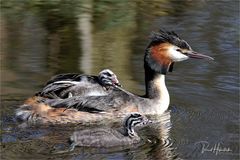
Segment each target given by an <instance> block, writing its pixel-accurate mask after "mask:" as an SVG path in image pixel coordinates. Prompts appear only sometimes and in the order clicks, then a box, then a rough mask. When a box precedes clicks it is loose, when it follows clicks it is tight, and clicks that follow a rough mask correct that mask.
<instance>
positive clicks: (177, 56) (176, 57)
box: [169, 49, 189, 62]
mask: <svg viewBox="0 0 240 160" xmlns="http://www.w3.org/2000/svg"><path fill="white" fill-rule="evenodd" d="M169 57H170V58H171V59H172V60H173V61H174V62H179V61H184V60H187V59H188V58H189V57H188V56H186V55H184V54H182V53H180V52H178V51H176V50H175V49H170V50H169Z"/></svg>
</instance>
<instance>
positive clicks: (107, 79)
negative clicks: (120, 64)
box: [98, 69, 121, 86]
mask: <svg viewBox="0 0 240 160" xmlns="http://www.w3.org/2000/svg"><path fill="white" fill-rule="evenodd" d="M98 77H99V80H100V82H101V83H102V85H104V86H114V85H116V86H121V84H120V82H119V81H118V79H117V76H116V75H115V74H114V73H113V72H112V71H111V70H110V69H104V70H102V71H101V72H100V73H99V74H98Z"/></svg>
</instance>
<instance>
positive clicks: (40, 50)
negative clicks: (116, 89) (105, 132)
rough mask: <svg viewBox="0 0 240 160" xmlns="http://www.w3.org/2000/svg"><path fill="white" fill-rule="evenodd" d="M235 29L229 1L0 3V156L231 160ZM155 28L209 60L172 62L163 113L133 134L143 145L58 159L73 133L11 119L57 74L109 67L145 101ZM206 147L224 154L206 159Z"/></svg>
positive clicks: (235, 11)
mask: <svg viewBox="0 0 240 160" xmlns="http://www.w3.org/2000/svg"><path fill="white" fill-rule="evenodd" d="M239 25H240V24H239V2H238V1H235V0H234V1H220V0H219V1H207V0H200V1H197V0H188V1H172V0H158V1H154V2H151V3H150V2H149V1H130V2H128V1H125V0H123V1H120V2H113V1H108V0H105V1H96V2H95V1H80V0H73V1H49V2H48V1H15V0H9V1H1V18H0V26H1V28H0V32H1V47H0V49H1V50H0V53H1V113H2V114H1V140H2V143H1V156H2V157H1V158H2V159H27V158H28V159H239ZM159 28H165V29H169V30H174V31H175V32H177V33H178V34H179V35H180V36H181V37H182V38H183V39H185V40H186V41H187V42H188V43H189V44H190V45H191V46H192V48H193V49H194V50H196V51H198V52H201V53H205V54H207V55H209V56H212V57H214V58H215V61H214V62H208V61H204V60H188V61H185V62H181V63H177V64H175V66H174V72H172V73H169V74H168V75H167V82H166V83H167V86H168V89H169V92H170V96H171V106H170V107H169V112H167V113H166V115H163V116H161V117H158V119H159V122H161V123H159V124H158V125H153V126H149V127H146V128H144V129H140V134H141V135H142V137H145V139H149V142H148V143H146V144H144V145H142V146H139V147H135V148H127V149H120V150H118V149H112V150H101V149H100V150H98V149H93V148H76V150H74V151H73V152H64V153H61V152H58V151H64V150H66V149H67V148H68V145H69V144H68V143H67V140H68V138H69V136H70V135H71V134H72V133H73V131H75V130H77V129H79V127H80V129H81V126H38V125H37V126H26V125H24V124H20V123H18V122H16V121H15V119H14V110H15V109H16V108H17V106H18V105H20V104H21V103H22V102H23V101H24V100H25V99H26V98H27V97H30V96H32V95H33V94H34V93H35V92H37V91H38V90H40V89H41V87H42V86H43V84H44V83H45V82H46V81H47V80H48V79H49V78H50V77H51V76H53V75H55V74H58V73H66V72H78V73H87V74H97V73H98V72H99V71H100V70H102V69H104V68H109V69H111V70H113V71H114V72H115V73H116V74H117V75H118V78H119V80H120V81H121V84H123V87H124V88H126V89H128V90H129V91H131V92H134V93H137V94H143V93H144V70H143V55H144V49H145V47H146V45H147V43H148V37H149V35H150V33H151V32H152V31H157V30H158V29H159ZM153 133H156V134H153ZM207 145H208V146H207ZM214 146H220V148H227V149H229V150H228V152H226V151H225V152H217V151H214V150H213V151H209V150H211V148H214ZM204 147H205V149H206V148H207V149H208V151H207V150H204Z"/></svg>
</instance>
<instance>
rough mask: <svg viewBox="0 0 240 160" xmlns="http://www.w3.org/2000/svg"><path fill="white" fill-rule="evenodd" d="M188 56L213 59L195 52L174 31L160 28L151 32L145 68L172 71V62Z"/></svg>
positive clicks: (163, 71) (182, 59) (162, 72)
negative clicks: (155, 31)
mask: <svg viewBox="0 0 240 160" xmlns="http://www.w3.org/2000/svg"><path fill="white" fill-rule="evenodd" d="M189 58H196V59H208V60H213V58H212V57H210V56H207V55H204V54H200V53H197V52H195V51H193V50H192V48H191V47H190V45H189V44H188V43H187V42H186V41H185V40H183V39H181V38H180V37H179V36H178V35H177V34H176V33H174V32H168V31H163V30H160V31H159V32H158V33H153V34H152V37H151V42H150V44H149V45H148V47H147V49H146V54H145V59H144V61H145V68H146V67H150V69H152V70H154V71H156V72H159V73H161V74H166V73H167V72H168V71H170V72H171V71H172V69H173V64H174V62H180V61H184V60H187V59H189Z"/></svg>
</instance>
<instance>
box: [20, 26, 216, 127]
mask: <svg viewBox="0 0 240 160" xmlns="http://www.w3.org/2000/svg"><path fill="white" fill-rule="evenodd" d="M189 58H195V59H208V60H213V58H212V57H209V56H206V55H203V54H200V53H197V52H194V51H193V50H192V49H191V47H190V46H189V44H188V43H187V42H186V41H185V40H183V39H181V38H180V37H179V36H178V35H177V34H176V33H174V32H167V31H162V30H160V31H159V32H157V33H153V35H152V38H151V41H150V43H149V45H148V46H147V48H146V51H145V56H144V69H145V86H146V94H145V95H144V96H138V95H135V94H132V93H130V92H128V91H125V90H124V89H122V88H121V87H117V86H115V87H112V88H113V89H112V91H111V93H110V94H107V95H97V96H96V95H90V96H78V95H77V94H76V95H75V96H70V97H69V98H65V99H62V98H55V99H45V100H44V101H40V102H36V101H34V102H31V103H28V102H26V103H25V104H24V105H25V106H26V105H27V106H30V111H31V114H32V113H34V114H36V115H38V117H42V113H41V111H38V106H39V105H40V104H43V105H46V106H48V107H49V108H54V109H55V110H56V112H60V111H61V110H66V108H73V109H76V113H78V114H79V113H81V116H82V117H78V116H75V119H74V121H80V122H81V121H82V119H84V120H86V119H87V120H90V121H95V120H97V119H98V117H99V115H101V116H102V117H104V116H106V117H108V116H110V117H111V118H116V117H121V116H120V115H124V114H126V113H129V112H140V113H141V114H162V113H163V112H165V111H166V110H167V108H168V106H169V103H170V97H169V93H168V90H167V87H166V85H165V76H166V74H167V73H168V72H171V71H172V70H173V65H174V63H175V62H179V61H184V60H187V59H189ZM24 105H23V106H24ZM31 107H32V108H31ZM25 111H26V110H25V109H24V107H20V108H19V109H18V110H17V115H23V116H22V117H27V116H24V114H25V113H26V112H25ZM45 111H47V112H49V110H48V109H46V110H45ZM66 111H67V110H66ZM27 113H29V111H27ZM31 114H30V115H31ZM76 115H77V114H76ZM30 117H31V116H30ZM66 117H67V115H65V118H66ZM89 117H91V118H89ZM93 117H95V118H93ZM42 118H44V117H42ZM68 118H69V117H68ZM111 118H110V119H111ZM27 119H29V118H27ZM40 119H41V118H40ZM49 119H51V118H49ZM63 119H64V118H63ZM30 120H31V118H30ZM60 123H61V122H60Z"/></svg>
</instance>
